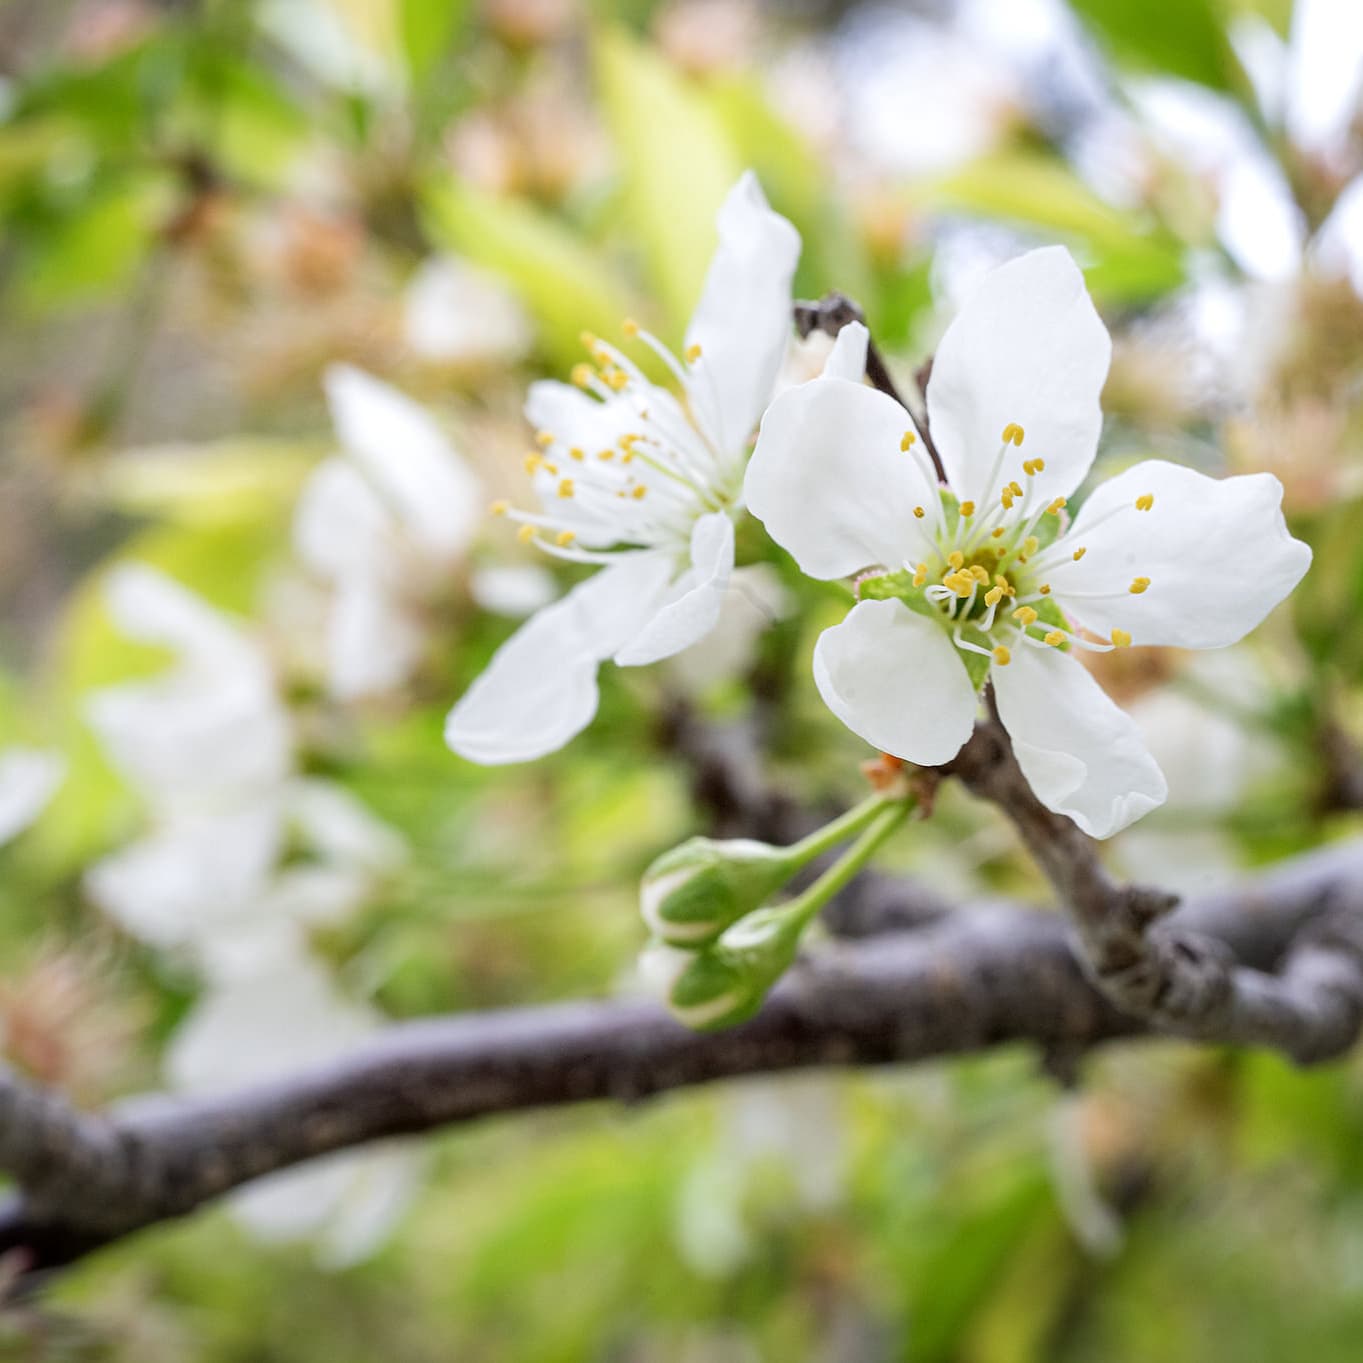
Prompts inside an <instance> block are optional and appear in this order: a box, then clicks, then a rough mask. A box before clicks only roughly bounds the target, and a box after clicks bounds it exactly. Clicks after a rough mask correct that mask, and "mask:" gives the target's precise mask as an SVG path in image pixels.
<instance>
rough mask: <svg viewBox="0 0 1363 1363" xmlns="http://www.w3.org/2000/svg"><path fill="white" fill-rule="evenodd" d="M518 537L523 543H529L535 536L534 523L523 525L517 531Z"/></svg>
mask: <svg viewBox="0 0 1363 1363" xmlns="http://www.w3.org/2000/svg"><path fill="white" fill-rule="evenodd" d="M516 538H517V539H518V540H520V542H521V543H522V544H529V543H530V541H531V540H532V539H534V538H535V527H534V526H533V525H523V526H521V528H520V529H519V530H517V531H516Z"/></svg>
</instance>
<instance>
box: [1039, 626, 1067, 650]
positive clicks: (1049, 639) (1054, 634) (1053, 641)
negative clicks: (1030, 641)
mask: <svg viewBox="0 0 1363 1363" xmlns="http://www.w3.org/2000/svg"><path fill="white" fill-rule="evenodd" d="M1042 642H1043V643H1047V644H1050V646H1051V647H1052V648H1059V647H1060V645H1061V644H1063V643H1064V642H1065V632H1064V630H1059V629H1053V630H1051V632H1050V633H1049V634H1048V635H1047V636H1046V637H1045V639H1044V640H1042Z"/></svg>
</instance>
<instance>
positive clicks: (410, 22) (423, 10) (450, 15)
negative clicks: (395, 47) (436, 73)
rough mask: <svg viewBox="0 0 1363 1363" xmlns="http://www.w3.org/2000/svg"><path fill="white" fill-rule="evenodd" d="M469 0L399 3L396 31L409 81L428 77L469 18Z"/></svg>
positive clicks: (408, 1) (412, 0)
mask: <svg viewBox="0 0 1363 1363" xmlns="http://www.w3.org/2000/svg"><path fill="white" fill-rule="evenodd" d="M468 11H469V5H468V0H399V4H398V32H399V37H400V39H401V42H402V54H403V56H404V57H405V58H406V61H407V69H408V71H410V72H411V74H412V79H413V80H414V81H416V82H418V83H419V82H420V81H422V80H423V79H425V77H426V76H427V75H429V74H430V71H431V69H432V68H433V67H434V66H435V65H436V63H437V62H438V61H439V60H440V58H441V57H442V56H443V55H444V53H445V51H446V50H447V48H448V47H449V45H450V42H451V40H452V39H453V38H454V35H455V33H456V32H457V31H458V30H459V29H460V28H461V27H462V26H463V24H464V21H465V20H466V19H467V18H468Z"/></svg>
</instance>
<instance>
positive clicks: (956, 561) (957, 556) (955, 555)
mask: <svg viewBox="0 0 1363 1363" xmlns="http://www.w3.org/2000/svg"><path fill="white" fill-rule="evenodd" d="M947 562H948V563H949V564H951V566H952V567H953V568H960V567H961V566H962V565H963V564H964V563H965V555H964V554H963V553H961V551H960V550H959V549H953V550H952V551H951V553H949V554H948V555H947Z"/></svg>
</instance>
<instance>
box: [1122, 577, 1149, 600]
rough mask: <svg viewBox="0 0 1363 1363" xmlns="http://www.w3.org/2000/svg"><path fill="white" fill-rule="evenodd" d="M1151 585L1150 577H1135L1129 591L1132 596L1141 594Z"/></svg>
mask: <svg viewBox="0 0 1363 1363" xmlns="http://www.w3.org/2000/svg"><path fill="white" fill-rule="evenodd" d="M1149 585H1150V579H1149V578H1148V577H1133V578H1132V579H1131V585H1130V586H1129V587H1128V588H1127V591H1129V592H1130V593H1131V595H1132V596H1139V595H1140V594H1141V593H1142V592H1143V591H1144V590H1145V589H1146V588H1147V587H1148V586H1149Z"/></svg>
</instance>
